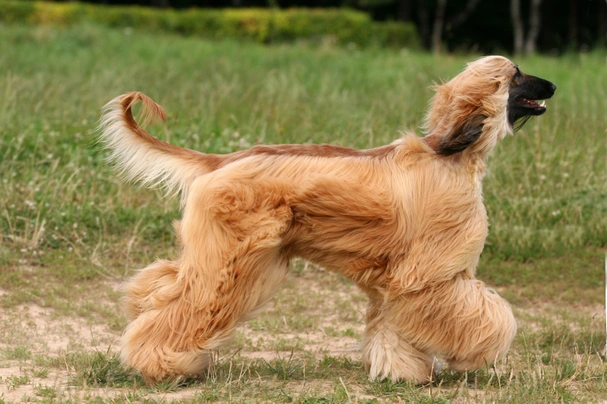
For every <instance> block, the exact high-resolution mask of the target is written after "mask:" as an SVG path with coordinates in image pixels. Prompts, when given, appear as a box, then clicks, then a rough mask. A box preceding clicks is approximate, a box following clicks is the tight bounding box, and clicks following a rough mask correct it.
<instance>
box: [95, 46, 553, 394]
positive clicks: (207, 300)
mask: <svg viewBox="0 0 607 404" xmlns="http://www.w3.org/2000/svg"><path fill="white" fill-rule="evenodd" d="M554 90H555V86H554V85H553V84H552V83H550V82H548V81H546V80H543V79H539V78H536V77H533V76H528V75H524V74H523V73H521V72H520V70H519V69H518V67H517V66H515V65H514V64H513V63H512V62H510V61H509V60H508V59H506V58H503V57H499V56H492V57H486V58H482V59H479V60H478V61H475V62H473V63H470V64H469V65H468V66H467V68H466V69H465V70H464V71H463V72H462V73H460V74H459V75H458V76H456V77H455V78H454V79H452V80H451V81H449V82H447V83H444V84H442V85H440V86H437V87H436V95H435V96H434V98H433V99H432V102H431V105H430V109H429V112H428V115H427V117H426V122H425V132H426V133H425V136H424V137H418V136H416V135H415V134H412V133H409V134H405V135H404V136H403V137H402V138H401V139H399V140H397V141H395V142H393V143H392V144H390V145H387V146H382V147H378V148H375V149H369V150H360V151H359V150H354V149H349V148H344V147H338V146H331V145H276V146H262V145H260V146H255V147H253V148H251V149H248V150H243V151H239V152H236V153H231V154H227V155H216V154H204V153H200V152H196V151H191V150H186V149H182V148H179V147H176V146H172V145H170V144H168V143H165V142H162V141H160V140H157V139H155V138H154V137H152V136H151V135H149V134H148V133H147V132H145V131H144V130H143V129H141V128H140V127H139V126H138V125H137V123H136V122H135V120H134V119H133V116H132V112H131V109H132V106H133V104H134V103H135V102H137V101H142V102H143V107H144V114H145V113H147V114H149V115H151V116H159V117H163V116H164V113H163V112H162V109H161V108H160V107H159V106H158V105H157V104H155V103H154V102H153V101H152V100H151V99H149V98H148V97H146V96H145V95H143V94H141V93H129V94H126V95H123V96H121V97H118V98H116V99H114V100H113V101H111V102H110V103H109V104H108V105H107V107H106V108H107V109H106V112H105V115H104V117H103V119H102V130H103V133H102V135H101V140H102V141H103V142H104V143H105V145H106V147H107V148H108V149H110V158H111V159H112V160H113V161H114V162H115V163H116V165H117V166H118V168H119V169H120V170H122V171H123V172H124V173H125V174H126V177H127V178H129V179H133V180H140V181H142V182H143V183H144V184H148V185H154V184H162V185H163V186H164V187H165V188H167V189H169V190H172V191H180V192H181V195H182V201H183V208H184V212H183V217H182V220H181V222H180V224H179V225H178V226H176V231H177V233H178V236H179V241H180V243H181V245H182V248H181V255H180V257H179V259H178V260H176V261H157V262H155V263H153V264H152V265H150V266H148V267H147V268H145V269H143V270H142V271H140V272H139V273H138V274H137V275H136V276H135V277H134V278H133V279H131V280H130V281H129V283H128V284H127V286H126V288H125V291H126V298H125V308H126V311H127V315H128V318H129V321H130V323H129V325H128V327H127V329H126V331H125V333H124V335H123V338H122V359H123V361H124V363H125V364H127V365H129V366H133V367H135V368H137V369H138V370H139V371H140V372H141V373H142V375H143V376H144V377H145V378H146V380H148V381H159V380H162V379H165V378H178V377H183V376H201V375H204V373H205V371H206V369H207V368H208V366H209V365H210V363H211V358H212V352H213V351H214V350H216V349H218V348H219V347H220V346H221V345H222V344H224V343H225V342H226V341H227V340H228V339H229V338H230V336H231V335H232V334H233V333H234V330H235V328H236V327H237V326H238V325H239V324H240V323H242V322H243V321H246V320H248V319H250V318H251V317H252V316H254V315H255V314H256V313H258V312H259V310H261V309H262V308H263V306H264V304H265V303H266V302H268V301H269V299H271V298H272V296H273V295H274V293H275V292H276V290H277V289H278V288H279V287H280V285H281V283H282V282H283V280H284V279H285V278H286V276H287V273H288V269H289V268H288V264H289V260H290V259H291V258H292V257H295V256H299V257H303V258H304V259H307V260H310V261H314V262H316V263H317V264H319V265H321V266H323V267H325V268H327V269H329V270H333V271H336V272H338V273H340V274H342V275H343V276H345V277H347V278H349V279H351V280H353V281H354V282H355V283H356V284H357V285H358V286H359V287H360V288H361V289H362V290H363V291H364V292H365V293H366V294H367V296H368V297H369V307H368V310H367V315H366V329H365V333H364V335H363V338H362V348H361V351H362V357H363V363H364V365H365V367H366V368H367V369H368V371H369V376H370V377H371V378H373V379H374V378H380V379H381V378H390V379H392V380H394V381H396V380H403V379H406V380H412V381H415V382H419V383H424V382H427V381H429V380H431V378H432V377H433V371H434V370H436V366H435V364H436V358H438V359H440V360H442V361H444V362H446V363H447V364H448V365H449V367H450V368H451V369H454V370H472V369H476V368H479V367H482V366H484V365H486V364H490V363H493V362H494V361H496V360H497V359H499V358H501V357H503V356H504V355H505V354H506V352H507V351H508V349H509V346H510V343H511V341H512V339H513V338H514V335H515V332H516V321H515V320H514V316H513V314H512V310H511V309H510V306H509V305H508V303H507V302H506V301H505V300H504V299H502V298H501V297H499V296H498V295H497V294H496V293H495V292H494V291H493V290H491V289H489V288H487V287H485V285H484V284H483V283H482V282H481V281H479V280H477V279H475V275H476V267H477V264H478V261H479V257H480V254H481V251H482V249H483V246H484V243H485V238H486V236H487V232H488V223H487V215H486V211H485V207H484V205H483V199H482V182H481V179H482V177H483V174H484V170H485V164H486V160H487V157H488V156H489V154H490V153H491V151H492V150H493V148H494V147H495V146H496V145H497V143H498V142H499V141H500V140H501V139H502V138H503V137H504V136H505V135H506V134H508V133H512V132H513V130H514V127H515V126H516V124H517V122H521V121H524V119H525V118H527V117H529V116H534V115H540V114H542V113H543V112H544V111H545V110H546V108H545V105H543V104H542V103H538V102H537V101H538V100H540V99H546V98H550V97H551V96H552V94H553V93H554Z"/></svg>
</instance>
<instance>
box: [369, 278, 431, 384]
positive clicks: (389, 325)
mask: <svg viewBox="0 0 607 404" xmlns="http://www.w3.org/2000/svg"><path fill="white" fill-rule="evenodd" d="M366 292H367V295H368V296H369V307H368V309H367V314H366V329H365V333H364V336H363V339H362V360H363V364H364V366H365V368H366V369H367V371H368V372H369V379H371V380H375V379H379V380H382V379H390V380H392V381H399V380H410V381H413V382H415V383H419V384H424V383H428V382H429V381H431V380H432V376H433V373H435V372H437V370H438V369H436V368H435V362H434V358H433V357H432V356H431V355H428V354H427V353H424V352H422V351H420V350H419V349H416V348H415V347H414V346H413V345H412V344H411V343H410V342H409V341H407V340H406V339H405V338H404V336H403V335H402V333H401V332H400V329H399V325H398V324H396V323H394V313H391V310H392V307H391V306H390V305H389V304H387V302H386V301H385V299H384V295H382V294H381V293H379V292H378V291H375V290H366Z"/></svg>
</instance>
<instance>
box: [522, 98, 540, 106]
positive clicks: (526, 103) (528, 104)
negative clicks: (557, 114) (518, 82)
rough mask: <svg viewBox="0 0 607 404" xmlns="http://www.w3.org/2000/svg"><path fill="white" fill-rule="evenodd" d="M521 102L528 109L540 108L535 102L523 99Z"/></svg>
mask: <svg viewBox="0 0 607 404" xmlns="http://www.w3.org/2000/svg"><path fill="white" fill-rule="evenodd" d="M521 102H522V103H523V104H525V105H527V106H529V107H533V108H537V107H539V106H540V104H538V103H537V102H535V101H533V100H528V99H526V98H523V99H522V100H521Z"/></svg>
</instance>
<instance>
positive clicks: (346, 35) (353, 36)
mask: <svg viewBox="0 0 607 404" xmlns="http://www.w3.org/2000/svg"><path fill="white" fill-rule="evenodd" d="M0 21H5V22H8V23H14V22H21V21H23V22H28V23H32V24H55V25H67V24H73V23H76V22H81V21H90V22H94V23H98V24H102V25H106V26H110V27H132V28H139V29H146V30H161V31H169V32H176V33H180V34H184V35H196V36H200V37H204V38H210V39H223V38H234V39H245V40H250V41H254V42H259V43H280V42H290V41H296V40H306V41H312V42H314V41H322V40H325V39H327V38H328V39H330V40H332V41H334V42H337V43H339V44H349V43H354V44H357V45H360V46H370V45H373V46H390V47H411V48H416V47H417V44H418V37H417V32H416V30H415V27H414V26H413V25H411V24H403V23H396V22H382V23H379V22H374V21H372V20H371V18H370V17H369V16H368V15H367V14H365V13H362V12H359V11H354V10H350V9H303V8H294V9H286V10H280V9H274V8H270V9H261V8H237V9H236V8H233V9H222V10H215V9H214V10H208V9H189V10H179V11H177V10H166V9H155V8H147V7H140V6H103V5H92V4H81V3H77V2H69V3H50V2H40V1H31V2H23V1H15V0H0Z"/></svg>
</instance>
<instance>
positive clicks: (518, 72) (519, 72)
mask: <svg viewBox="0 0 607 404" xmlns="http://www.w3.org/2000/svg"><path fill="white" fill-rule="evenodd" d="M514 68H515V69H516V73H514V77H522V76H523V73H521V71H520V70H519V68H518V66H514Z"/></svg>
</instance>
